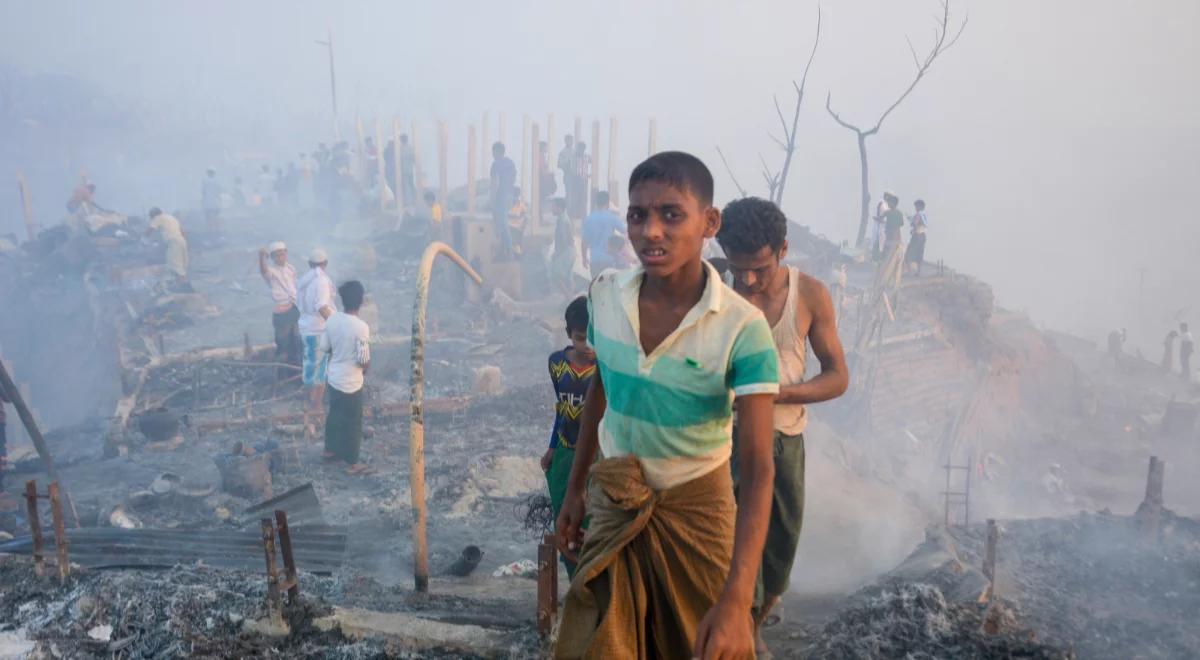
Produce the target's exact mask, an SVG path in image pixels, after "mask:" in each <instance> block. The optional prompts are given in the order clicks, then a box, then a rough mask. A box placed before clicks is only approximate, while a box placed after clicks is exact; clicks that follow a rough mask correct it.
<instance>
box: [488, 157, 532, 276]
mask: <svg viewBox="0 0 1200 660" xmlns="http://www.w3.org/2000/svg"><path fill="white" fill-rule="evenodd" d="M516 186H517V166H516V165H515V164H514V163H513V162H512V159H511V158H509V157H508V156H505V155H504V143H502V142H497V143H495V144H493V145H492V175H491V185H490V186H489V189H490V191H491V196H490V200H491V205H492V223H493V226H494V227H495V231H496V238H497V240H499V241H500V258H501V259H511V258H512V256H513V246H512V234H510V233H509V231H508V210H509V209H510V208H512V205H513V188H516ZM537 220H538V218H534V222H535V223H536V222H537Z"/></svg>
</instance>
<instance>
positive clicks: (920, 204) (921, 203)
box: [913, 199, 925, 211]
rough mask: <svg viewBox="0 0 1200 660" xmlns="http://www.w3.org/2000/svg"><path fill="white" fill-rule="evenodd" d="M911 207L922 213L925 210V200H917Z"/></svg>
mask: <svg viewBox="0 0 1200 660" xmlns="http://www.w3.org/2000/svg"><path fill="white" fill-rule="evenodd" d="M913 206H914V207H916V209H917V210H918V211H924V210H925V200H923V199H918V200H917V201H915V202H913Z"/></svg>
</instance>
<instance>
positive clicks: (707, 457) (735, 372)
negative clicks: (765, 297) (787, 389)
mask: <svg viewBox="0 0 1200 660" xmlns="http://www.w3.org/2000/svg"><path fill="white" fill-rule="evenodd" d="M704 265H705V268H706V269H707V271H708V281H707V283H706V284H705V286H704V294H703V295H702V296H701V298H700V301H699V302H698V303H696V306H695V307H693V308H692V309H691V310H690V311H688V313H687V315H686V316H684V318H683V321H681V322H680V324H679V327H678V328H676V329H675V331H674V332H672V333H671V334H670V335H669V336H668V337H667V338H666V339H665V340H663V342H662V343H661V344H660V345H659V346H658V347H657V348H655V349H654V351H652V352H651V353H650V354H649V355H646V354H645V351H644V350H643V349H642V343H641V340H640V338H639V337H640V334H641V333H640V329H641V323H640V318H639V313H638V294H639V292H640V290H641V284H642V280H643V278H644V271H643V270H642V269H641V268H640V267H639V268H635V269H633V270H628V271H623V272H618V271H615V270H610V271H605V272H604V273H601V275H600V276H599V277H597V278H596V280H595V281H594V282H592V287H591V291H590V293H589V296H588V303H589V304H588V307H589V311H590V324H589V326H588V341H589V342H590V343H591V344H592V346H594V347H595V349H596V359H597V362H598V363H599V366H600V375H601V378H602V379H603V380H604V390H605V394H606V395H607V399H608V409H607V410H606V411H605V413H604V418H603V419H602V420H601V422H600V451H601V452H603V455H604V456H605V457H608V458H615V457H618V456H624V455H627V454H633V455H634V456H637V457H638V458H639V459H640V460H641V463H642V469H643V472H644V473H645V476H646V482H647V484H648V485H649V486H650V487H651V488H655V489H658V490H665V489H667V488H671V487H673V486H676V485H678V484H682V483H686V482H688V481H691V480H692V479H696V478H698V477H702V476H704V475H705V474H708V473H709V472H710V471H712V470H713V469H715V468H717V467H719V466H721V465H723V464H724V463H725V461H727V460H728V459H729V456H730V451H731V449H730V447H731V443H730V439H731V432H732V427H733V400H734V397H737V396H743V395H748V394H775V393H777V392H779V365H778V357H777V355H776V352H775V341H774V340H773V339H772V338H771V328H770V326H768V325H767V321H766V319H765V318H763V315H762V312H761V311H759V310H758V308H756V307H754V306H753V305H751V304H750V303H748V302H746V301H745V300H744V299H743V298H742V297H741V296H739V295H738V294H737V293H735V292H734V291H733V289H730V288H729V287H728V286H727V285H725V284H724V283H723V282H722V281H721V278H720V276H719V275H718V274H717V271H716V270H715V269H714V268H713V267H712V266H711V265H709V264H708V263H707V262H705V264H704Z"/></svg>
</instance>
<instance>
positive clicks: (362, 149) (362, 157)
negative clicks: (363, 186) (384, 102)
mask: <svg viewBox="0 0 1200 660" xmlns="http://www.w3.org/2000/svg"><path fill="white" fill-rule="evenodd" d="M354 139H355V140H356V142H355V145H356V146H357V147H358V151H357V153H358V158H357V159H355V163H354V176H355V178H356V179H358V182H359V183H362V182H363V180H364V179H365V178H366V176H367V153H366V152H367V145H366V139H365V138H364V137H363V123H362V119H360V118H358V117H355V118H354Z"/></svg>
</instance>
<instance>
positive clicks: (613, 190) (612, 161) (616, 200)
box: [606, 117, 621, 206]
mask: <svg viewBox="0 0 1200 660" xmlns="http://www.w3.org/2000/svg"><path fill="white" fill-rule="evenodd" d="M606 189H607V190H608V198H609V200H611V201H612V203H613V204H614V205H616V206H620V205H621V199H620V194H619V190H618V189H617V118H616V117H610V118H609V120H608V184H607V186H606Z"/></svg>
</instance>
